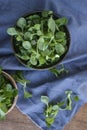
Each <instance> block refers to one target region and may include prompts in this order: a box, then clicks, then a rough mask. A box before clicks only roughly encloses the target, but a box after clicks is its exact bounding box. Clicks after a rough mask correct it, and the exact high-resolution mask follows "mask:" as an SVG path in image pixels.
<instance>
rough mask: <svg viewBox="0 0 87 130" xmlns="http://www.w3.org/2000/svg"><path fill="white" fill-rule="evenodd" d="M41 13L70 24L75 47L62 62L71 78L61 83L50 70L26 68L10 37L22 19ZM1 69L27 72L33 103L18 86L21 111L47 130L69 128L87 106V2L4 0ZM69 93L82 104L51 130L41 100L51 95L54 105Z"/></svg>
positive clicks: (60, 117)
mask: <svg viewBox="0 0 87 130" xmlns="http://www.w3.org/2000/svg"><path fill="white" fill-rule="evenodd" d="M37 10H53V11H54V13H56V14H59V15H60V16H65V17H67V18H68V20H69V22H68V29H69V31H70V35H71V46H70V50H69V52H68V54H67V56H66V58H65V59H64V61H63V62H62V63H63V64H64V65H65V66H66V68H68V69H69V74H68V75H64V76H62V77H61V78H59V79H58V78H56V77H55V76H54V75H53V74H52V73H50V72H49V71H47V70H44V71H37V70H33V69H31V68H30V69H29V68H25V67H24V66H22V65H21V64H20V63H19V62H18V61H17V59H16V58H15V56H14V54H13V53H14V52H13V49H12V46H11V40H10V37H9V36H8V35H7V33H6V30H7V28H8V27H10V26H13V25H14V24H15V22H16V20H17V19H18V18H19V17H21V16H23V15H24V14H26V13H30V12H32V11H37ZM0 66H2V67H3V69H4V70H7V71H8V72H10V73H12V72H13V71H15V70H23V72H24V75H25V77H26V78H27V79H29V80H30V81H31V84H30V85H27V86H28V87H27V90H29V91H30V92H31V93H32V94H33V97H32V98H30V99H24V98H23V89H22V86H20V85H18V89H19V98H18V102H17V107H18V108H19V110H20V111H22V112H23V113H24V114H26V115H27V116H28V117H29V118H31V119H32V120H33V121H34V122H35V123H36V124H37V125H38V126H39V127H40V128H42V129H43V130H63V128H64V126H65V124H66V123H68V122H69V121H70V120H71V119H72V117H73V116H74V115H75V113H76V112H77V111H78V110H79V108H80V107H81V106H82V105H83V104H84V103H86V102H87V0H84V1H82V0H79V1H76V0H15V1H13V0H5V1H4V0H0ZM57 67H58V66H57ZM65 90H72V91H73V92H75V93H76V94H78V95H79V97H80V100H79V101H78V103H74V105H73V110H72V111H60V112H59V114H58V116H57V117H56V119H55V122H54V124H53V125H52V126H51V128H47V127H46V124H45V121H44V115H43V109H44V104H43V103H41V101H40V97H41V95H47V96H49V97H50V101H59V100H60V99H63V95H64V92H65Z"/></svg>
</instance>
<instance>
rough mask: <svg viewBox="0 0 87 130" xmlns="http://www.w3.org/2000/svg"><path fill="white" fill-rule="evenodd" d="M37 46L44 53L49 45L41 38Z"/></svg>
mask: <svg viewBox="0 0 87 130" xmlns="http://www.w3.org/2000/svg"><path fill="white" fill-rule="evenodd" d="M37 46H38V48H39V50H41V51H44V50H46V49H47V47H48V43H46V42H45V41H44V38H43V37H40V38H39V40H38V42H37Z"/></svg>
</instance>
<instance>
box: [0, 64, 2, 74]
mask: <svg viewBox="0 0 87 130" xmlns="http://www.w3.org/2000/svg"><path fill="white" fill-rule="evenodd" d="M1 73H2V67H1V66H0V74H1Z"/></svg>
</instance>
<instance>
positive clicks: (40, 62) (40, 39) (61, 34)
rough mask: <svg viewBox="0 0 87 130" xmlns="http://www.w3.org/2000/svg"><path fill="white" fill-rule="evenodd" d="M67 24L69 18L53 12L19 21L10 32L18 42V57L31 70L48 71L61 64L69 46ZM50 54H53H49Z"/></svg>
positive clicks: (40, 13)
mask: <svg viewBox="0 0 87 130" xmlns="http://www.w3.org/2000/svg"><path fill="white" fill-rule="evenodd" d="M67 22H68V21H67V18H65V17H63V18H57V17H55V16H54V14H53V12H52V11H42V12H36V13H34V14H31V15H29V16H26V17H21V18H19V19H18V21H17V23H16V26H15V27H14V28H13V27H11V28H8V30H7V33H8V34H9V35H11V36H13V39H15V40H13V42H14V43H13V44H14V45H13V46H15V48H16V49H15V51H16V56H17V57H18V58H19V59H20V60H21V61H22V62H23V63H24V64H25V65H27V66H28V67H29V66H31V67H37V68H40V67H43V68H44V66H51V65H53V64H55V63H56V62H58V61H60V59H61V58H62V56H64V54H65V53H66V51H67V50H68V46H69V45H68V44H67V42H68V36H67V32H66V29H65V25H66V24H67ZM21 50H23V51H21ZM47 51H48V52H49V53H48V54H46V55H45V52H47ZM27 57H28V58H27Z"/></svg>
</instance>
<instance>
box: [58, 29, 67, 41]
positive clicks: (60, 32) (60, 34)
mask: <svg viewBox="0 0 87 130" xmlns="http://www.w3.org/2000/svg"><path fill="white" fill-rule="evenodd" d="M65 36H66V34H65V32H62V31H59V32H57V33H56V35H55V37H56V39H58V40H59V39H62V40H63V39H65Z"/></svg>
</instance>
